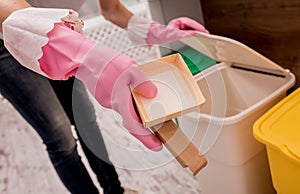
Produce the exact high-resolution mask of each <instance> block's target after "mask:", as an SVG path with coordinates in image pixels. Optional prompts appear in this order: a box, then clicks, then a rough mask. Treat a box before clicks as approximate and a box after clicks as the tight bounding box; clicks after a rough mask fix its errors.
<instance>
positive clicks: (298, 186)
mask: <svg viewBox="0 0 300 194" xmlns="http://www.w3.org/2000/svg"><path fill="white" fill-rule="evenodd" d="M299 115H300V88H298V89H297V90H295V91H294V92H293V93H291V94H290V95H289V96H287V97H286V98H284V99H283V100H282V101H280V102H279V103H278V104H276V105H275V106H274V107H273V108H271V109H270V110H269V111H268V112H266V113H265V114H264V115H263V116H262V117H260V118H259V119H258V120H257V121H256V122H255V124H254V127H253V134H254V137H255V138H256V139H257V140H258V141H260V142H262V143H264V144H265V145H266V148H267V154H268V159H269V164H270V170H271V176H272V181H273V185H274V187H275V189H276V191H277V193H278V194H299V193H300V117H299Z"/></svg>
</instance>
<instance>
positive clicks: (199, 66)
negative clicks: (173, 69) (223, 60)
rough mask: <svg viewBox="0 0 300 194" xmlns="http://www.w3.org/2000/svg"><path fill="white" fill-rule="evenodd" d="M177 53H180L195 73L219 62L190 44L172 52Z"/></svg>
mask: <svg viewBox="0 0 300 194" xmlns="http://www.w3.org/2000/svg"><path fill="white" fill-rule="evenodd" d="M175 53H179V54H180V55H181V56H182V58H183V60H184V61H185V63H186V64H187V66H188V68H189V69H190V71H191V73H192V74H193V75H195V74H197V73H199V72H200V71H203V70H204V69H206V68H208V67H211V66H212V65H215V64H217V63H218V62H217V61H215V60H213V59H211V58H209V57H207V56H206V55H204V54H202V53H199V52H198V51H196V50H195V49H193V48H191V47H188V46H186V47H183V48H181V49H179V50H177V51H175V52H172V53H171V54H175Z"/></svg>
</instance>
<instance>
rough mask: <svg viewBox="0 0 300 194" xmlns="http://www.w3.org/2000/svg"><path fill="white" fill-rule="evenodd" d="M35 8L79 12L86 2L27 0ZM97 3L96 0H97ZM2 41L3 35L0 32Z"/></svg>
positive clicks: (78, 0)
mask: <svg viewBox="0 0 300 194" xmlns="http://www.w3.org/2000/svg"><path fill="white" fill-rule="evenodd" d="M26 1H27V2H28V3H29V4H30V5H31V6H33V7H43V8H46V7H49V8H65V9H73V10H75V11H77V10H78V9H79V8H80V7H81V6H82V4H83V3H84V2H85V1H86V0H26ZM95 1H96V0H95ZM0 39H3V35H2V33H1V32H0Z"/></svg>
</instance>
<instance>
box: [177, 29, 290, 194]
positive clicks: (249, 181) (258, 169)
mask: <svg viewBox="0 0 300 194" xmlns="http://www.w3.org/2000/svg"><path fill="white" fill-rule="evenodd" d="M183 42H185V43H186V44H188V45H189V46H191V47H193V48H194V49H196V50H198V51H200V52H201V53H203V54H206V55H207V56H209V57H211V58H213V59H215V60H217V61H220V63H219V64H217V65H214V66H212V67H210V68H208V69H206V70H204V71H202V72H201V73H199V74H197V75H196V76H195V79H196V80H197V83H198V85H199V87H200V89H201V91H202V93H203V95H204V97H205V99H206V102H205V103H204V104H202V105H201V107H200V113H196V112H193V113H189V114H186V115H183V116H182V118H181V119H180V127H181V129H182V130H183V131H185V132H186V133H187V134H189V136H190V137H191V139H192V141H193V142H194V144H196V145H197V146H198V147H199V149H200V151H201V152H202V153H204V154H205V156H206V157H207V159H208V165H207V166H206V167H205V168H204V169H203V170H202V171H201V172H200V173H199V174H198V176H197V179H198V180H199V184H200V186H201V188H202V194H274V193H275V190H274V188H273V186H272V180H271V176H270V171H269V166H268V161H267V155H266V151H265V146H264V145H262V144H261V143H259V142H258V141H256V140H255V139H254V137H253V135H252V128H253V124H254V122H255V121H256V120H257V119H258V118H259V117H260V116H261V115H262V114H263V113H265V112H266V111H267V110H268V109H269V108H271V107H272V106H273V105H275V104H276V103H277V102H278V101H279V100H280V99H282V98H284V97H285V95H286V91H287V90H288V89H289V88H290V87H292V86H293V84H294V82H295V77H294V75H293V74H292V73H291V72H289V71H288V70H284V69H283V68H282V67H280V66H278V65H276V64H275V63H273V62H272V61H270V60H268V59H266V58H265V57H263V56H261V55H260V54H258V53H256V52H255V51H253V50H252V49H250V48H248V47H246V46H245V45H243V44H241V43H239V42H237V41H234V40H231V39H227V38H224V37H218V36H213V35H205V34H201V33H199V34H198V35H197V37H196V38H189V39H186V40H183ZM193 133H194V134H193Z"/></svg>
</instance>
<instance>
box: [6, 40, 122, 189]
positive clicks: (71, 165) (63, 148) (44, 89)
mask: <svg viewBox="0 0 300 194" xmlns="http://www.w3.org/2000/svg"><path fill="white" fill-rule="evenodd" d="M0 93H1V94H2V95H3V96H4V97H5V98H6V99H7V100H8V101H9V102H10V103H11V104H12V105H13V106H14V108H15V109H16V110H17V111H18V112H19V113H20V114H21V115H22V116H23V117H24V119H26V121H27V122H28V123H29V124H30V125H31V126H32V127H33V128H34V129H35V131H36V132H37V133H38V134H39V136H40V137H41V139H42V140H43V143H44V144H45V145H46V148H47V152H48V155H49V157H50V160H51V162H52V164H53V166H54V168H55V170H56V172H57V174H58V176H59V177H60V179H61V181H62V182H63V184H64V185H65V186H66V188H67V189H68V190H69V191H70V192H71V193H74V194H75V193H78V194H94V193H99V192H98V190H97V188H96V187H95V185H94V184H93V182H92V180H91V178H90V176H89V174H88V172H87V170H86V167H85V166H84V164H83V163H82V161H81V158H80V156H79V155H78V152H77V147H76V140H75V139H74V137H73V135H72V131H71V125H74V126H75V130H76V132H77V136H78V139H79V142H80V144H81V146H82V148H83V151H84V153H85V155H86V157H87V159H88V161H89V164H90V166H91V168H92V170H93V171H94V173H95V174H96V176H97V179H98V181H99V183H100V185H101V187H102V188H103V191H104V193H107V194H108V193H113V194H118V193H123V192H124V190H123V188H122V187H121V184H120V181H119V179H118V174H117V173H116V171H115V168H114V166H113V165H112V164H111V163H110V161H109V157H108V154H107V151H106V148H105V144H104V141H103V138H102V136H101V132H100V130H99V126H98V124H97V122H96V116H95V110H94V107H93V104H92V102H91V101H90V99H89V96H88V94H87V92H86V89H85V87H84V86H83V84H82V83H81V82H80V81H79V80H77V79H75V78H70V79H69V80H66V81H54V80H49V79H47V78H45V77H43V76H40V75H38V74H36V73H34V72H32V71H30V70H28V69H26V68H24V67H23V66H21V65H20V64H19V63H18V62H17V61H16V60H15V59H14V58H13V57H12V56H11V55H10V53H9V52H8V51H7V50H6V49H5V48H4V45H3V41H2V40H0ZM28 160H30V158H28Z"/></svg>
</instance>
